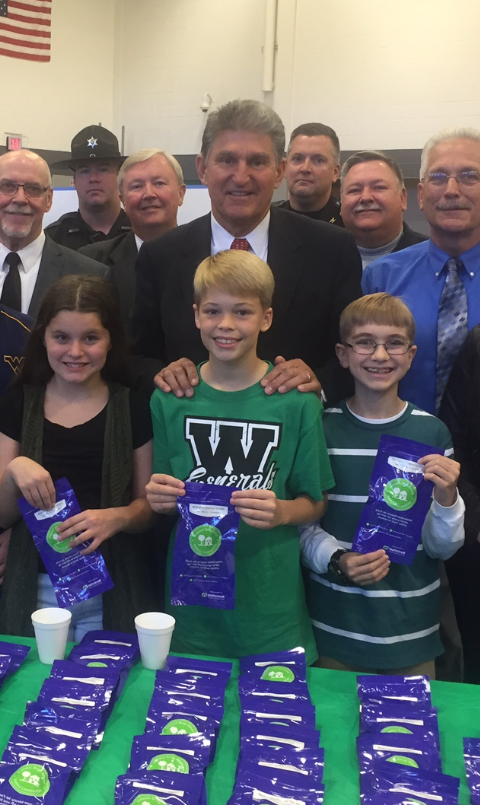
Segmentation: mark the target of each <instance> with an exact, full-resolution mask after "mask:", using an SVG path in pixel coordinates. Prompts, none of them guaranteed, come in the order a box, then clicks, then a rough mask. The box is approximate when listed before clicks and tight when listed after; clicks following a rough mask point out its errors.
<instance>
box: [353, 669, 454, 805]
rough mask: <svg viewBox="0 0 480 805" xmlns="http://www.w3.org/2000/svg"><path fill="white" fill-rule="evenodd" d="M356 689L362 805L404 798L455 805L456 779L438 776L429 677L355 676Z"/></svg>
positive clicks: (398, 804)
mask: <svg viewBox="0 0 480 805" xmlns="http://www.w3.org/2000/svg"><path fill="white" fill-rule="evenodd" d="M357 691H358V697H359V699H360V735H359V737H358V738H357V753H358V763H359V766H360V795H361V800H362V805H403V803H404V802H405V801H406V797H412V798H415V801H416V802H419V803H421V802H424V799H422V797H423V798H425V799H426V800H428V801H431V800H432V799H434V800H435V802H438V803H440V805H441V804H442V803H443V804H444V805H458V792H459V786H460V780H459V779H458V778H457V777H450V776H449V775H446V774H442V765H441V758H440V741H439V732H438V720H437V710H436V708H434V707H432V703H431V696H430V681H429V678H428V677H427V676H410V677H404V676H375V675H371V676H370V675H366V676H358V677H357ZM412 801H413V799H412Z"/></svg>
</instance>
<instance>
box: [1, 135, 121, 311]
mask: <svg viewBox="0 0 480 805" xmlns="http://www.w3.org/2000/svg"><path fill="white" fill-rule="evenodd" d="M52 196H53V189H52V180H51V176H50V171H49V169H48V165H47V163H46V162H45V160H43V159H42V158H41V157H39V156H38V154H34V153H33V152H32V151H27V150H22V151H10V152H7V153H6V154H3V155H2V156H0V302H1V303H2V304H4V305H6V306H7V307H10V308H13V310H18V311H21V312H22V313H28V314H29V315H30V316H32V317H33V318H35V317H36V316H37V314H38V310H39V308H40V305H41V302H42V299H43V297H44V295H45V293H46V291H47V290H48V289H49V288H50V287H51V285H53V283H54V282H56V281H57V280H58V279H59V278H60V277H63V276H65V275H66V274H95V275H97V276H100V277H103V276H104V275H105V273H106V269H105V266H101V265H100V264H99V263H96V262H95V261H93V260H90V259H89V258H87V257H83V256H82V255H78V254H76V253H75V252H73V251H72V250H71V249H66V248H65V247H63V246H59V245H58V244H57V243H54V242H53V241H52V240H50V239H49V238H46V236H45V233H44V231H43V216H44V215H45V213H46V212H48V210H49V209H50V207H51V206H52Z"/></svg>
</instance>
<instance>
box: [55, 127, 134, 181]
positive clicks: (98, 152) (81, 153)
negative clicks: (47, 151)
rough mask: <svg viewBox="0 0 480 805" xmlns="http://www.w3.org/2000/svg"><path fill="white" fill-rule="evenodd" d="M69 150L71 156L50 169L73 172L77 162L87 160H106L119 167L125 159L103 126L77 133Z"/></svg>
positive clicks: (116, 142) (114, 138)
mask: <svg viewBox="0 0 480 805" xmlns="http://www.w3.org/2000/svg"><path fill="white" fill-rule="evenodd" d="M71 148H72V155H71V157H70V158H69V159H63V160H61V161H60V162H54V163H53V165H50V167H51V168H52V169H55V168H62V169H64V168H70V169H71V170H75V168H76V167H77V163H78V162H85V160H88V159H102V160H105V159H106V160H109V161H111V162H115V163H116V164H117V165H118V167H120V165H121V164H122V162H125V160H126V158H127V157H123V156H122V155H121V153H120V149H119V147H118V140H117V138H116V137H115V135H114V134H112V132H111V131H109V130H108V129H104V128H103V126H87V127H86V128H85V129H82V130H81V131H79V132H78V134H76V135H75V137H74V138H73V140H72V146H71Z"/></svg>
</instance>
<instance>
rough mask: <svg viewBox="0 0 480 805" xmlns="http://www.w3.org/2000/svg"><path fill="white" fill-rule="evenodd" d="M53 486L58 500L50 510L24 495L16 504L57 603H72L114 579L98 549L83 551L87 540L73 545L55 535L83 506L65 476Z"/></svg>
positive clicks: (99, 590)
mask: <svg viewBox="0 0 480 805" xmlns="http://www.w3.org/2000/svg"><path fill="white" fill-rule="evenodd" d="M54 486H55V491H56V501H57V502H56V503H55V505H54V507H53V508H52V509H50V511H45V510H43V509H36V508H34V507H33V506H31V505H30V504H29V503H27V501H26V500H25V498H20V500H19V501H18V508H19V509H20V511H21V513H22V517H23V519H24V521H25V524H26V526H27V528H28V529H29V531H30V533H31V534H32V537H33V541H34V543H35V546H36V548H37V550H38V552H39V554H40V556H41V557H42V560H43V563H44V565H45V567H46V569H47V573H48V575H49V576H50V581H51V582H52V584H53V588H54V590H55V595H56V598H57V602H58V606H59V607H71V606H73V604H79V603H81V602H82V601H86V600H87V599H89V598H93V597H94V596H96V595H99V594H100V593H105V592H107V590H111V589H112V587H113V581H112V579H111V578H110V574H109V572H108V570H107V566H106V564H105V560H104V558H103V556H102V554H101V553H100V552H99V551H94V552H93V553H91V554H89V555H88V556H83V555H82V553H81V551H82V550H84V548H86V547H87V546H88V545H89V544H90V543H89V542H88V540H87V542H85V543H83V544H82V545H79V546H76V547H73V548H72V547H71V546H70V542H71V540H70V539H67V540H63V541H60V540H59V539H58V526H59V525H61V524H62V523H64V522H65V520H68V519H69V518H70V517H73V516H74V515H75V514H80V513H81V511H82V510H81V508H80V506H79V503H78V500H77V498H76V497H75V492H74V491H73V489H72V487H71V486H70V484H69V483H68V481H67V479H66V478H60V480H58V481H55V484H54ZM71 539H73V537H72V538H71Z"/></svg>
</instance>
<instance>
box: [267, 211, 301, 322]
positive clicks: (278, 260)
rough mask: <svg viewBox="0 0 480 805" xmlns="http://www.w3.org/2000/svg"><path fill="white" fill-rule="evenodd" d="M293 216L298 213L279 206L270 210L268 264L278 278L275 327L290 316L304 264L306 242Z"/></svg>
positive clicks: (276, 284) (275, 297) (276, 283)
mask: <svg viewBox="0 0 480 805" xmlns="http://www.w3.org/2000/svg"><path fill="white" fill-rule="evenodd" d="M291 215H296V213H288V212H284V211H282V210H279V209H277V208H276V207H272V208H271V210H270V226H269V230H268V257H267V262H268V265H269V266H270V268H271V269H272V271H273V275H274V277H275V292H274V296H273V315H274V319H275V327H277V326H278V324H279V322H281V321H282V320H283V319H285V317H286V315H287V313H288V309H289V307H290V303H291V300H292V298H293V296H294V293H295V288H296V286H297V283H298V281H299V279H300V275H301V273H302V269H303V264H304V260H303V258H302V257H301V255H300V254H299V250H300V248H301V245H302V241H301V239H300V238H299V236H298V233H297V232H296V229H295V227H294V226H291V222H290V216H291Z"/></svg>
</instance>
